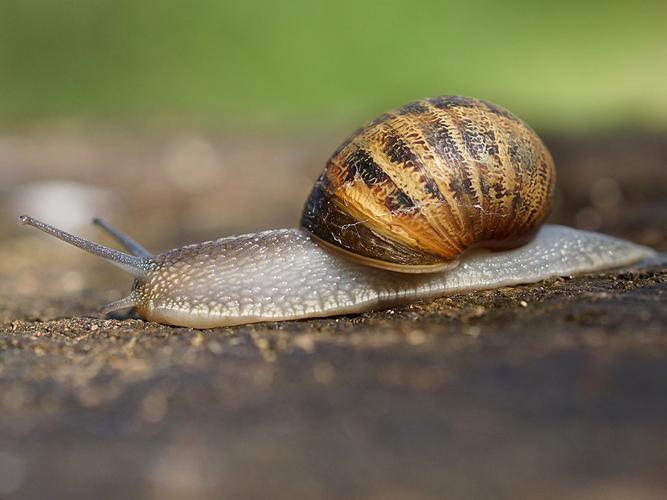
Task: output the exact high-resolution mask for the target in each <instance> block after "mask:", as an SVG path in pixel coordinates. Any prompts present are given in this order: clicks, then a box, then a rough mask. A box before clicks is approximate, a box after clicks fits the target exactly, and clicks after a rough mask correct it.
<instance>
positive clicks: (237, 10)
mask: <svg viewBox="0 0 667 500" xmlns="http://www.w3.org/2000/svg"><path fill="white" fill-rule="evenodd" d="M439 94H463V95H472V96H477V97H483V98H486V99H489V100H491V101H494V102H497V103H498V104H501V105H504V106H506V107H508V108H510V109H511V110H512V111H514V112H515V113H517V114H518V115H519V116H521V117H523V118H524V119H526V120H528V121H529V122H530V123H531V124H535V125H536V126H538V127H548V128H552V129H558V130H574V131H586V130H596V129H605V128H612V127H633V126H641V127H649V128H660V129H663V128H667V2H665V1H664V0H652V1H644V2H631V1H627V0H619V1H610V0H594V1H588V2H587V1H585V0H579V1H569V0H565V1H549V2H544V3H541V2H539V1H531V0H508V1H493V0H480V1H465V0H458V1H454V0H446V1H439V0H412V1H398V0H387V1H382V2H369V1H361V0H337V1H333V2H322V1H317V0H290V1H284V2H271V1H269V0H243V1H240V0H237V1H224V0H198V1H190V2H186V1H183V0H113V1H112V0H108V1H105V0H3V1H2V7H0V125H2V126H3V127H7V126H10V127H11V125H12V124H13V123H25V122H31V121H33V120H37V119H44V118H50V117H61V116H75V117H81V118H84V119H88V118H89V119H93V120H111V121H120V122H145V121H148V122H157V123H160V122H169V123H174V122H176V123H179V122H186V123H203V124H212V125H216V126H229V127H235V126H239V127H243V126H252V125H253V124H254V125H257V126H261V127H268V128H269V129H274V128H281V129H282V128H284V127H287V128H290V127H295V128H298V127H299V126H301V125H304V124H308V126H310V125H311V124H313V123H316V124H329V125H336V124H340V123H347V122H351V121H353V120H364V119H366V118H370V117H372V116H373V115H375V114H377V113H379V112H380V111H383V110H385V109H386V108H390V107H393V106H396V105H399V104H402V103H404V102H407V101H409V100H412V99H415V98H419V97H424V96H430V95H439Z"/></svg>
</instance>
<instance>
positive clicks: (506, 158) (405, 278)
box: [20, 96, 655, 328]
mask: <svg viewBox="0 0 667 500" xmlns="http://www.w3.org/2000/svg"><path fill="white" fill-rule="evenodd" d="M554 182H555V170H554V163H553V160H552V157H551V155H550V153H549V151H548V150H547V148H546V147H545V145H544V144H543V143H542V141H541V140H540V138H539V137H538V136H537V134H535V132H533V131H532V129H530V128H529V127H528V126H527V125H526V124H525V123H524V122H522V121H521V120H519V119H518V118H517V117H515V116H514V115H513V114H511V113H510V112H508V111H507V110H505V109H503V108H501V107H499V106H496V105H494V104H491V103H489V102H487V101H483V100H480V99H474V98H467V97H458V96H444V97H436V98H428V99H421V100H418V101H415V102H412V103H409V104H406V105H404V106H403V107H401V108H398V109H397V110H394V111H391V112H388V113H385V114H383V115H381V116H379V117H378V118H376V119H375V120H373V121H371V122H369V123H367V124H366V125H365V126H363V127H362V128H360V129H359V130H357V131H356V132H355V133H353V134H352V135H351V136H350V137H349V138H348V139H347V140H346V141H344V142H343V144H342V145H341V146H340V147H339V148H338V149H337V150H336V151H335V152H334V153H333V155H332V156H331V157H330V159H329V160H328V162H327V164H326V166H325V168H324V171H323V172H322V174H321V175H320V176H319V178H318V179H317V181H316V182H315V185H314V187H313V189H312V192H311V193H310V196H309V197H308V199H307V201H306V203H305V207H304V210H303V214H302V217H301V224H300V226H301V227H300V228H298V229H277V230H269V231H264V232H259V233H254V234H245V235H241V236H231V237H226V238H221V239H218V240H215V241H209V242H205V243H199V244H194V245H188V246H185V247H182V248H177V249H174V250H170V251H167V252H165V253H162V254H159V255H155V256H154V255H151V253H149V252H148V251H147V250H146V249H144V248H143V247H142V246H141V245H139V244H138V243H136V242H135V241H134V240H133V239H131V238H130V237H128V236H126V235H124V234H123V233H121V232H120V231H119V230H117V229H115V228H114V227H112V226H111V225H109V224H108V223H107V222H104V221H102V220H99V219H96V220H95V222H96V223H97V224H98V225H99V226H101V227H102V228H103V229H104V230H106V231H107V232H108V233H109V234H110V235H111V236H113V237H114V238H115V239H116V240H118V242H119V243H120V244H121V245H122V246H124V247H125V249H126V250H127V251H128V252H129V253H124V252H121V251H119V250H115V249H113V248H109V247H105V246H103V245H100V244H98V243H95V242H92V241H88V240H85V239H83V238H79V237H77V236H74V235H71V234H69V233H66V232H64V231H61V230H59V229H56V228H54V227H52V226H49V225H47V224H45V223H43V222H40V221H37V220H35V219H33V218H31V217H28V216H22V217H20V222H21V223H23V224H27V225H31V226H34V227H36V228H38V229H40V230H42V231H44V232H46V233H49V234H51V235H53V236H55V237H57V238H59V239H61V240H64V241H66V242H68V243H70V244H72V245H75V246H77V247H79V248H81V249H83V250H86V251H88V252H90V253H92V254H95V255H98V256H100V257H103V258H105V259H107V260H109V261H111V262H113V263H114V264H116V265H118V266H120V267H121V268H123V269H124V270H126V271H129V272H130V273H132V274H133V275H134V276H135V281H134V284H133V287H132V292H131V293H130V295H129V296H127V297H126V298H124V299H121V300H119V301H117V302H114V303H112V304H109V305H107V306H105V307H104V308H103V309H102V312H103V313H109V312H112V311H116V310H120V309H124V308H130V307H135V308H136V310H137V312H138V314H139V315H140V316H141V317H143V318H144V319H146V320H152V321H157V322H160V323H166V324H171V325H178V326H186V327H194V328H211V327H218V326H231V325H239V324H246V323H256V322H264V321H283V320H293V319H302V318H315V317H325V316H334V315H343V314H354V313H361V312H364V311H369V310H373V309H382V308H387V307H392V306H396V305H402V304H408V303H412V302H415V301H419V300H423V299H428V298H433V297H440V296H444V295H447V294H451V293H454V292H460V291H466V290H479V289H489V288H495V287H500V286H508V285H516V284H523V283H532V282H537V281H540V280H543V279H545V278H548V277H553V276H567V275H573V274H582V273H591V272H595V271H600V270H605V269H610V268H616V267H622V266H626V265H629V264H633V263H635V262H638V261H640V260H642V259H645V258H648V257H651V256H653V255H655V252H654V251H653V250H652V249H650V248H647V247H643V246H640V245H636V244H633V243H631V242H628V241H624V240H620V239H616V238H613V237H611V236H606V235H603V234H598V233H593V232H588V231H582V230H576V229H572V228H567V227H563V226H556V225H545V224H543V223H544V220H545V218H546V217H547V215H548V214H549V211H550V207H551V199H552V194H553V190H554Z"/></svg>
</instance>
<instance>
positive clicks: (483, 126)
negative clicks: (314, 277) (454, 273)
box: [301, 96, 555, 272]
mask: <svg viewBox="0 0 667 500" xmlns="http://www.w3.org/2000/svg"><path fill="white" fill-rule="evenodd" d="M554 181H555V170H554V163H553V159H552V158H551V155H550V154H549V151H548V150H547V148H546V147H545V145H544V144H543V143H542V141H541V140H540V138H539V137H538V136H537V135H536V134H535V132H533V131H532V130H531V129H530V128H529V127H528V126H527V125H526V124H525V123H523V122H522V121H521V120H519V119H518V118H517V117H515V116H514V115H512V114H511V113H509V112H508V111H506V110H505V109H503V108H500V107H499V106H496V105H494V104H491V103H488V102H486V101H483V100H480V99H473V98H467V97H458V96H443V97H434V98H430V99H422V100H419V101H415V102H412V103H409V104H406V105H405V106H403V107H401V108H399V109H398V110H395V111H392V112H389V113H385V114H383V115H381V116H379V117H378V118H376V119H375V120H373V121H371V122H370V123H368V124H366V125H365V126H364V127H362V128H361V129H359V130H358V131H357V132H355V133H354V134H353V135H352V136H350V137H349V138H348V139H347V140H346V141H345V142H344V143H343V144H342V145H341V146H340V147H339V148H338V149H337V150H336V151H335V152H334V153H333V155H332V156H331V158H330V159H329V161H328V162H327V164H326V167H325V169H324V171H323V172H322V174H321V175H320V177H319V178H318V180H317V181H316V183H315V186H314V187H313V190H312V192H311V193H310V196H309V197H308V200H307V202H306V205H305V208H304V211H303V215H302V218H301V225H302V226H303V227H304V229H306V230H307V231H308V232H310V233H311V235H313V236H315V238H316V240H318V241H319V242H321V243H324V244H325V245H326V246H329V247H332V248H335V249H337V250H340V251H343V252H345V253H346V254H347V255H349V256H350V257H352V258H354V259H356V260H359V261H361V262H364V263H365V264H367V265H371V266H375V267H380V268H384V269H391V270H397V271H403V272H431V271H436V270H441V269H446V268H448V267H452V266H454V265H456V259H457V257H458V256H459V255H460V254H461V252H463V251H464V250H466V249H468V248H472V247H490V248H512V247H515V246H519V245H521V244H523V243H524V242H525V241H527V240H528V239H529V238H530V237H531V236H532V235H533V234H534V232H535V230H536V229H537V228H538V227H539V225H540V224H541V223H542V222H543V221H544V219H545V218H546V216H547V215H548V213H549V211H550V205H551V198H552V194H553V189H554Z"/></svg>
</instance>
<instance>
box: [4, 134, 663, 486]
mask: <svg viewBox="0 0 667 500" xmlns="http://www.w3.org/2000/svg"><path fill="white" fill-rule="evenodd" d="M19 139H20V140H19ZM325 142H326V141H303V143H291V144H288V143H282V142H278V141H273V142H270V143H268V144H267V145H261V143H260V141H251V140H245V141H236V142H235V143H234V144H235V145H231V144H230V143H225V142H216V141H212V140H207V139H205V138H202V137H194V136H192V137H191V136H183V137H181V136H178V137H172V138H165V139H160V140H158V139H154V138H152V139H151V138H146V139H141V140H139V139H134V140H130V139H127V138H125V139H123V138H122V137H115V136H112V137H111V138H110V137H108V136H101V137H97V136H94V137H92V136H87V135H81V134H80V133H78V132H76V131H74V132H72V131H71V130H69V129H68V130H67V131H65V132H62V131H55V132H48V133H45V132H44V131H39V133H34V134H32V133H26V135H25V137H21V138H16V137H7V138H6V140H4V141H0V181H2V191H1V192H0V208H1V209H2V213H3V215H4V214H8V217H4V216H3V218H2V219H3V220H2V221H0V412H1V414H2V418H0V497H2V498H45V497H47V496H48V497H49V498H62V497H68V498H79V497H81V498H119V497H132V498H160V499H170V498H174V499H177V498H178V499H180V498H207V497H208V498H220V497H221V496H224V498H267V497H271V498H278V499H282V498H284V499H294V498H325V499H326V498H340V497H343V498H364V499H403V498H405V499H408V498H410V499H412V498H426V499H430V498H433V499H435V498H443V497H444V498H458V499H467V498H471V499H478V498H546V499H551V498H553V499H555V498H581V499H583V498H586V499H591V498H592V499H602V498H605V499H609V498H611V499H615V498H618V499H620V498H637V499H653V498H656V499H657V498H664V495H665V492H667V476H666V475H665V467H666V466H667V447H665V443H666V442H667V423H666V422H667V307H666V306H667V265H665V264H664V262H663V263H660V262H653V263H646V264H643V265H640V266H636V267H634V268H632V269H629V270H621V271H616V272H612V273H607V274H599V275H594V276H586V277H577V278H570V279H553V280H549V281H547V282H542V283H539V284H535V285H530V286H522V287H514V288H502V289H499V290H494V291H486V292H477V293H472V294H461V295H456V296H453V297H449V298H443V299H438V300H435V301H431V302H427V303H422V304H415V305H412V306H408V307H403V308H397V309H393V310H388V311H383V312H375V313H368V314H363V315H360V316H351V317H340V318H333V319H322V320H312V321H297V322H288V323H272V324H259V325H254V326H244V327H235V328H221V329H215V330H206V331H199V330H192V329H186V328H172V327H166V326H162V325H159V324H155V323H147V322H144V321H141V320H139V319H133V318H127V317H123V316H119V317H117V318H116V319H105V318H101V317H98V316H96V314H95V310H96V308H97V307H98V306H99V305H101V304H103V303H106V302H109V301H111V300H114V299H117V298H119V297H121V296H122V295H123V294H124V293H125V292H126V291H127V290H128V289H129V285H130V283H131V279H130V278H128V277H126V276H124V275H123V274H122V273H121V272H120V271H117V270H116V269H115V268H112V267H110V266H108V265H107V264H105V263H103V262H98V261H96V260H94V259H93V258H92V257H88V256H84V255H83V254H81V253H80V252H79V251H77V250H76V249H70V248H67V247H66V246H64V245H62V244H60V243H57V242H54V241H50V240H48V239H46V237H44V236H42V235H40V234H37V233H36V232H34V231H33V232H31V231H30V230H28V229H26V228H19V227H16V226H15V225H14V221H13V217H14V216H15V215H18V212H21V211H24V210H26V206H27V205H28V201H29V195H28V194H29V193H31V192H33V193H34V191H30V190H29V189H28V187H31V186H34V185H39V183H43V182H44V181H45V180H47V179H54V178H57V179H68V181H72V180H74V181H76V182H79V183H82V184H84V185H93V186H95V187H96V188H104V189H106V190H108V192H109V193H111V194H110V196H111V199H112V201H111V202H110V204H109V205H108V206H102V207H101V209H102V211H103V212H104V211H106V213H103V214H102V215H106V216H107V218H109V219H111V220H112V221H113V222H115V223H116V224H117V225H119V226H121V227H123V228H124V229H128V232H130V233H131V234H133V235H134V236H135V237H136V238H137V239H138V240H140V241H141V242H143V243H145V244H146V246H148V247H149V248H151V249H156V250H163V249H166V248H169V247H170V246H175V245H178V244H182V243H184V242H188V241H196V240H203V239H210V238H212V237H216V236H219V235H221V234H228V233H232V232H236V231H248V230H258V229H265V228H267V227H280V226H286V225H290V224H294V222H295V221H296V220H298V215H299V209H300V207H299V206H300V204H301V200H302V199H303V198H305V193H307V191H308V183H309V182H310V179H314V178H315V177H316V175H317V171H318V167H317V165H318V164H320V163H321V159H322V158H326V156H327V155H326V153H327V150H330V149H332V148H331V147H330V146H332V145H334V144H333V143H325ZM547 142H548V144H549V145H550V146H551V148H552V150H553V153H554V157H555V159H556V163H557V165H558V167H559V176H560V179H559V183H560V190H559V196H558V206H557V209H556V211H555V213H554V216H553V217H552V220H553V221H554V222H559V223H566V224H572V225H577V226H580V227H585V228H591V229H596V230H602V231H605V232H609V233H611V234H615V235H618V236H621V237H627V238H630V239H633V240H634V241H637V242H639V243H643V244H648V245H651V246H654V247H656V248H658V249H660V250H662V251H665V250H667V224H666V223H665V220H667V201H666V200H667V169H666V168H665V165H666V164H667V141H666V140H665V139H664V138H663V137H656V136H640V135H634V136H628V135H627V134H626V135H622V136H620V135H619V136H613V137H607V138H597V139H589V140H586V141H584V140H573V139H567V138H560V139H552V140H550V141H547ZM82 158H84V159H82ZM188 165H195V166H193V167H192V169H193V170H192V172H190V173H189V174H188V175H187V176H185V177H184V176H183V175H182V174H183V172H184V171H185V170H187V166H188ZM241 166H243V167H244V168H241ZM112 167H113V168H112ZM184 169H185V170H184ZM237 172H238V173H237ZM268 177H270V181H267V178H268ZM137 178H141V182H138V181H137ZM26 193H28V194H26ZM113 193H115V194H113ZM119 193H122V194H119ZM302 194H303V196H302ZM114 196H115V198H114ZM300 196H301V198H299V197H300ZM98 201H99V200H97V201H93V202H91V203H92V207H91V206H89V205H90V204H91V203H89V205H87V207H88V208H86V206H84V208H85V209H86V210H91V211H94V210H96V205H95V203H97V202H98ZM73 202H74V200H72V203H73ZM30 206H32V205H30ZM105 207H106V208H105ZM52 210H53V209H52ZM34 215H39V214H34ZM55 215H57V214H55V213H53V216H54V217H55ZM47 217H48V214H47ZM219 228H222V229H219ZM74 230H75V231H77V232H79V233H82V234H85V235H86V236H90V237H95V238H96V239H98V240H99V241H104V242H107V243H108V240H107V239H105V237H102V236H100V235H99V233H97V232H95V231H90V230H87V229H86V228H82V227H79V228H76V229H74Z"/></svg>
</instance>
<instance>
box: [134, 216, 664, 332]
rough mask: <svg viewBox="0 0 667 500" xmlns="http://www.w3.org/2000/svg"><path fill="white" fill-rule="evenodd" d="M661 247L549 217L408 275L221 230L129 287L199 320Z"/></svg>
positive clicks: (574, 264)
mask: <svg viewBox="0 0 667 500" xmlns="http://www.w3.org/2000/svg"><path fill="white" fill-rule="evenodd" d="M653 255H655V252H654V251H653V250H651V249H649V248H646V247H643V246H639V245H635V244H633V243H630V242H628V241H624V240H619V239H616V238H613V237H610V236H605V235H602V234H598V233H591V232H587V231H579V230H575V229H572V228H567V227H563V226H555V225H545V226H543V227H542V228H541V229H540V230H539V232H538V233H537V236H536V237H535V238H534V239H533V240H532V241H530V242H529V243H528V244H526V245H524V246H522V247H520V248H517V249H514V250H508V251H503V252H495V253H492V252H489V251H485V250H484V251H483V250H472V251H469V252H466V253H464V254H463V255H462V256H461V260H460V264H459V266H458V267H456V268H455V269H453V270H449V271H445V272H441V273H432V274H404V273H397V272H392V271H385V270H381V269H375V268H369V267H366V266H363V265H359V264H355V263H354V262H352V261H350V260H348V259H346V258H344V257H342V256H340V255H337V254H335V253H331V252H329V251H327V250H325V249H324V248H322V247H321V246H320V245H318V244H317V243H315V241H314V240H313V239H311V237H310V236H309V235H308V234H307V233H306V232H305V231H303V230H300V229H281V230H273V231H265V232H261V233H256V234H248V235H242V236H235V237H230V238H223V239H220V240H217V241H214V242H207V243H202V244H198V245H191V246H186V247H182V248H179V249H175V250H172V251H169V252H165V253H163V254H160V255H158V256H156V257H155V258H154V260H153V262H152V263H151V266H150V267H151V269H150V271H149V272H148V273H147V275H146V276H145V277H144V278H139V279H137V280H136V281H135V286H134V289H133V292H132V296H133V298H134V300H135V301H136V302H137V304H138V305H137V310H138V312H139V314H140V315H141V316H142V317H144V318H145V319H148V320H152V321H158V322H161V323H167V324H172V325H179V326H188V327H193V328H212V327H218V326H231V325H239V324H245V323H256V322H263V321H284V320H293V319H301V318H315V317H323V316H334V315H338V314H352V313H360V312H364V311H368V310H372V309H381V308H386V307H390V306H393V305H399V304H407V303H411V302H414V301H417V300H420V299H428V298H433V297H440V296H444V295H448V294H452V293H455V292H460V291H466V290H479V289H489V288H496V287H501V286H507V285H516V284H521V283H532V282H536V281H540V280H543V279H545V278H548V277H552V276H566V275H572V274H582V273H589V272H596V271H601V270H604V269H609V268H615V267H622V266H625V265H629V264H632V263H635V262H638V261H640V260H642V259H645V258H648V257H651V256H653Z"/></svg>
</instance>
